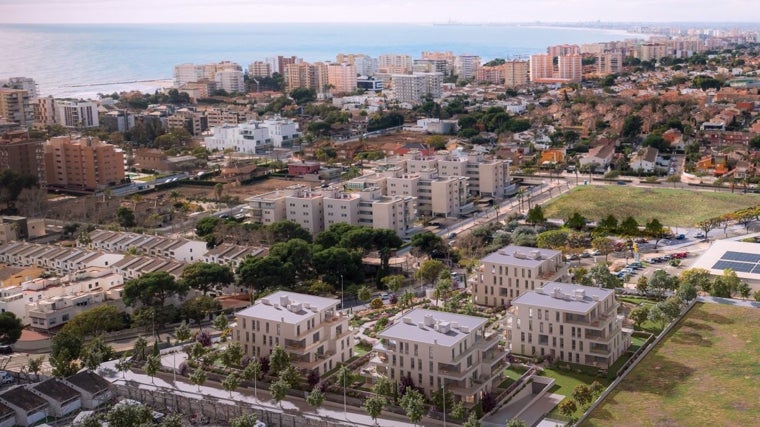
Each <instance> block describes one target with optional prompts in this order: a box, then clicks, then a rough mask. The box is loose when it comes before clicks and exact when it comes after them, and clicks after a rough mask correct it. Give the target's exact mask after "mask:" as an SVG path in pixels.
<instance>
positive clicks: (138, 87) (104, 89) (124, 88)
mask: <svg viewBox="0 0 760 427" xmlns="http://www.w3.org/2000/svg"><path fill="white" fill-rule="evenodd" d="M172 84H173V82H172V79H147V80H132V81H124V82H110V83H90V84H78V85H69V86H63V87H61V88H58V90H56V91H55V93H42V96H53V97H54V98H64V99H65V98H77V99H98V94H103V95H110V94H112V93H114V92H118V93H121V92H131V91H140V92H142V93H154V92H155V91H157V90H163V89H169V88H171V87H172Z"/></svg>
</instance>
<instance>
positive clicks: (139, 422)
mask: <svg viewBox="0 0 760 427" xmlns="http://www.w3.org/2000/svg"><path fill="white" fill-rule="evenodd" d="M105 418H106V421H107V422H108V425H109V427H110V426H113V427H134V426H147V425H152V424H153V411H151V410H150V408H148V407H147V406H145V405H143V404H142V403H136V402H132V401H129V402H123V403H120V404H117V405H114V406H113V407H112V408H111V409H110V410H109V411H108V414H107V415H106V417H105Z"/></svg>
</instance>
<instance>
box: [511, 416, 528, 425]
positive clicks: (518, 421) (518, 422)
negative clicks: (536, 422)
mask: <svg viewBox="0 0 760 427" xmlns="http://www.w3.org/2000/svg"><path fill="white" fill-rule="evenodd" d="M506 427H528V426H527V424H525V422H524V421H523V420H520V419H517V418H512V419H511V420H509V421H507V425H506Z"/></svg>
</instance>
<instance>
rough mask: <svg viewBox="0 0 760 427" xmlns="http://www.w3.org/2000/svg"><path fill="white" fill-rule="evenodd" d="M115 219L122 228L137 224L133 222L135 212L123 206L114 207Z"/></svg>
mask: <svg viewBox="0 0 760 427" xmlns="http://www.w3.org/2000/svg"><path fill="white" fill-rule="evenodd" d="M116 220H117V221H118V222H119V225H120V226H122V227H124V228H131V227H134V226H135V225H137V224H136V223H135V213H134V212H132V210H131V209H129V208H125V207H123V206H121V207H118V208H116Z"/></svg>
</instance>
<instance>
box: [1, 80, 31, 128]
mask: <svg viewBox="0 0 760 427" xmlns="http://www.w3.org/2000/svg"><path fill="white" fill-rule="evenodd" d="M0 117H2V118H4V119H6V120H8V121H10V122H14V123H15V124H16V125H18V126H19V127H21V128H28V127H30V126H31V125H32V122H33V120H34V109H33V108H32V104H31V98H30V97H29V92H27V91H25V90H23V89H10V88H4V87H0Z"/></svg>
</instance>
